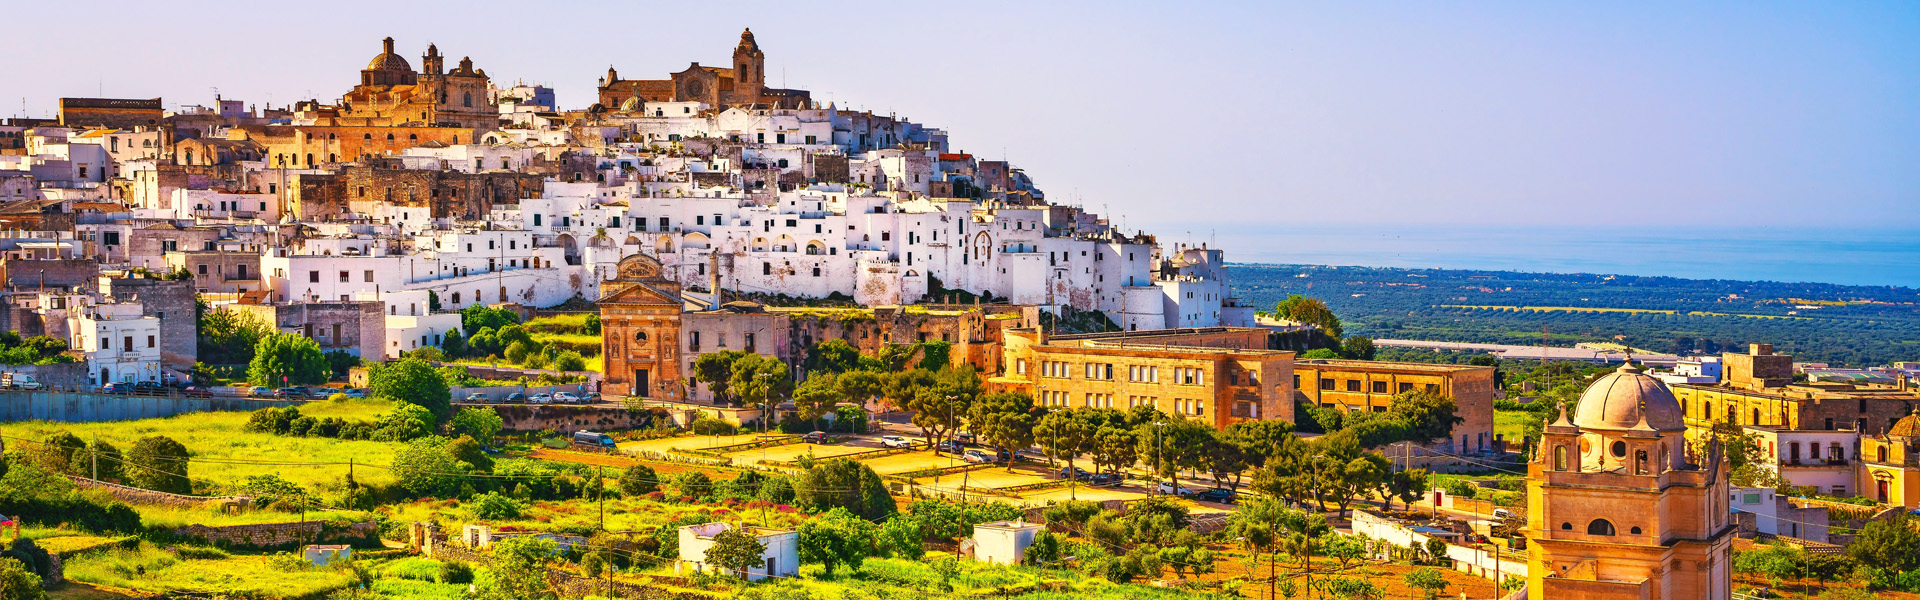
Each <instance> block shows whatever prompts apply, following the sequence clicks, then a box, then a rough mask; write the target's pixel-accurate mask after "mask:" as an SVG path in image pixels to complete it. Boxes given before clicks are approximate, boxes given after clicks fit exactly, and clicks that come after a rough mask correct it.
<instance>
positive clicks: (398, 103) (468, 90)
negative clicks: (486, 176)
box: [340, 38, 500, 139]
mask: <svg viewBox="0 0 1920 600" xmlns="http://www.w3.org/2000/svg"><path fill="white" fill-rule="evenodd" d="M380 44H381V49H380V54H378V55H375V56H374V57H373V60H372V61H369V62H368V63H367V68H366V69H364V70H362V71H360V85H356V86H354V87H353V90H352V91H349V92H347V94H346V95H345V96H342V97H341V98H340V116H342V117H347V118H362V119H367V121H368V124H374V125H430V126H444V127H466V128H470V129H493V128H495V127H498V126H499V125H500V107H499V105H498V104H495V103H494V101H493V96H492V94H490V93H489V92H488V83H489V80H488V78H487V72H486V70H484V69H475V68H473V60H472V59H470V58H464V57H463V58H461V59H460V64H459V66H457V67H455V68H454V69H453V70H452V71H447V70H446V64H445V61H446V59H445V57H442V56H440V48H439V47H437V46H434V45H432V44H428V45H427V53H426V55H424V56H421V57H420V72H418V73H415V72H414V71H413V65H410V64H408V63H407V59H405V58H401V57H400V55H398V54H395V53H394V52H393V38H386V39H383V40H380ZM469 139H471V138H469Z"/></svg>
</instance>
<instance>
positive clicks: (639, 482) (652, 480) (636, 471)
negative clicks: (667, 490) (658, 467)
mask: <svg viewBox="0 0 1920 600" xmlns="http://www.w3.org/2000/svg"><path fill="white" fill-rule="evenodd" d="M659 489H660V476H659V475H658V474H656V473H654V471H653V467H649V466H646V465H634V466H632V467H630V468H628V469H627V472H625V473H621V474H620V493H622V494H626V495H628V496H642V495H646V494H649V493H652V492H654V491H656V490H659Z"/></svg>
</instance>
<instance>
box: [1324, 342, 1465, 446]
mask: <svg viewBox="0 0 1920 600" xmlns="http://www.w3.org/2000/svg"><path fill="white" fill-rule="evenodd" d="M1493 371H1494V369H1493V367H1481V366H1473V365H1441V364H1427V363H1396V362H1382V361H1371V360H1334V359H1313V360H1297V361H1294V363H1293V380H1294V383H1293V385H1294V389H1296V390H1298V394H1299V395H1298V396H1297V398H1298V399H1299V400H1300V401H1301V402H1304V403H1306V404H1310V405H1317V406H1323V407H1327V408H1339V409H1341V410H1342V411H1346V412H1360V411H1371V412H1386V411H1387V408H1388V407H1389V406H1391V405H1392V404H1393V397H1394V396H1396V395H1399V394H1401V393H1403V392H1410V391H1415V390H1427V391H1432V392H1434V393H1437V394H1440V395H1442V396H1446V397H1449V398H1452V399H1453V403H1454V406H1455V410H1454V414H1455V415H1456V416H1459V417H1460V419H1461V421H1460V423H1458V424H1455V425H1454V426H1453V434H1452V435H1451V436H1449V438H1448V440H1449V444H1448V445H1449V446H1450V447H1452V448H1453V449H1454V451H1455V452H1461V453H1465V452H1478V451H1481V450H1488V449H1492V448H1494V441H1495V440H1494V437H1493V401H1494V392H1495V386H1494V384H1493Z"/></svg>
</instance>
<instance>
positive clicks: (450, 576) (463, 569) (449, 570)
mask: <svg viewBox="0 0 1920 600" xmlns="http://www.w3.org/2000/svg"><path fill="white" fill-rule="evenodd" d="M438 579H439V580H440V583H473V567H469V566H467V563H463V562H459V561H452V560H449V561H446V562H443V563H440V575H439V577H438Z"/></svg>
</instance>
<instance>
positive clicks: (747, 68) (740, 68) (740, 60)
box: [733, 29, 767, 104]
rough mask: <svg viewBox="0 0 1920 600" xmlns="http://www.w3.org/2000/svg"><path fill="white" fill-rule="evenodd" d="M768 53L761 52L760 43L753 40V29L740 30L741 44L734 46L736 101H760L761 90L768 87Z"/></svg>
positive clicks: (734, 90)
mask: <svg viewBox="0 0 1920 600" xmlns="http://www.w3.org/2000/svg"><path fill="white" fill-rule="evenodd" d="M766 67H767V55H766V54H765V53H762V52H760V44H759V43H757V42H755V41H754V40H753V30H752V29H747V30H744V31H741V32H740V45H738V46H734V48H733V93H734V95H735V99H734V101H735V102H739V103H743V104H753V103H758V102H760V92H761V90H765V89H766V88H767V73H766Z"/></svg>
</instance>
